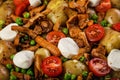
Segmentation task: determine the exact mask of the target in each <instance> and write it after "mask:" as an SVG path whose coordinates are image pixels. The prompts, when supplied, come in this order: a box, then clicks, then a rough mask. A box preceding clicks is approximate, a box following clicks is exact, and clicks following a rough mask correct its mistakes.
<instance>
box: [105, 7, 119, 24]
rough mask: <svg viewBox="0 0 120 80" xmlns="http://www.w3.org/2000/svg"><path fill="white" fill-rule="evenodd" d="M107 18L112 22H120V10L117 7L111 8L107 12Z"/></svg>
mask: <svg viewBox="0 0 120 80" xmlns="http://www.w3.org/2000/svg"><path fill="white" fill-rule="evenodd" d="M105 20H107V21H108V22H109V23H110V24H115V23H117V22H120V10H118V9H116V8H112V9H109V10H108V11H107V13H106V16H105Z"/></svg>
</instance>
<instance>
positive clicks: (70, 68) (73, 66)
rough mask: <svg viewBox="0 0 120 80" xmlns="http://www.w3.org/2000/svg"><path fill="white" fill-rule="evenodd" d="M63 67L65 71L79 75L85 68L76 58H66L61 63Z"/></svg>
mask: <svg viewBox="0 0 120 80" xmlns="http://www.w3.org/2000/svg"><path fill="white" fill-rule="evenodd" d="M63 69H64V71H65V73H70V74H75V75H80V74H82V72H83V71H86V70H87V67H86V66H85V64H83V63H81V62H80V61H77V60H68V61H66V62H64V63H63Z"/></svg>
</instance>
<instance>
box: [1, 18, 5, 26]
mask: <svg viewBox="0 0 120 80" xmlns="http://www.w3.org/2000/svg"><path fill="white" fill-rule="evenodd" d="M4 24H5V21H4V20H1V19H0V28H3V26H4Z"/></svg>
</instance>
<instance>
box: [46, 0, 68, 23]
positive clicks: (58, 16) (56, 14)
mask: <svg viewBox="0 0 120 80" xmlns="http://www.w3.org/2000/svg"><path fill="white" fill-rule="evenodd" d="M67 6H68V4H67V3H66V2H65V1H64V0H51V1H50V2H49V4H48V6H47V8H48V9H50V10H51V12H50V13H49V14H48V15H47V17H48V18H49V19H50V20H52V22H53V23H54V24H55V23H56V22H58V21H59V22H60V23H62V24H64V23H65V22H66V20H67V16H66V15H65V13H64V11H63V10H64V7H67Z"/></svg>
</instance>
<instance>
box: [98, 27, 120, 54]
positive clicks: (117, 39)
mask: <svg viewBox="0 0 120 80" xmlns="http://www.w3.org/2000/svg"><path fill="white" fill-rule="evenodd" d="M105 31H106V35H105V37H104V38H103V39H102V40H101V42H100V43H101V44H102V45H104V46H105V48H106V50H107V53H109V52H110V51H111V50H112V49H120V33H119V32H117V31H115V30H112V29H110V28H106V29H105Z"/></svg>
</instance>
